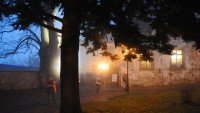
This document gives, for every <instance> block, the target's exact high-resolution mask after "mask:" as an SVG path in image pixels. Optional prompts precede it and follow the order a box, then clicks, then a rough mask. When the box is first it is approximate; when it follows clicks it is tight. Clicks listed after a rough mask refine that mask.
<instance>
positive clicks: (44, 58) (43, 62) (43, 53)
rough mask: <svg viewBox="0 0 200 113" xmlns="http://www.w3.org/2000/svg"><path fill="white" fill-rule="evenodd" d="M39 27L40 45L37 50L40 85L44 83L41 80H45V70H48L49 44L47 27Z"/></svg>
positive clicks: (46, 75)
mask: <svg viewBox="0 0 200 113" xmlns="http://www.w3.org/2000/svg"><path fill="white" fill-rule="evenodd" d="M40 29H41V45H40V50H39V57H40V82H41V85H42V84H44V83H43V81H47V77H48V74H47V70H48V67H47V66H48V59H49V58H48V57H49V56H48V54H47V50H48V45H49V35H48V29H46V28H44V27H40Z"/></svg>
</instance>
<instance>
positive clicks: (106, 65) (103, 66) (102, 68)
mask: <svg viewBox="0 0 200 113" xmlns="http://www.w3.org/2000/svg"><path fill="white" fill-rule="evenodd" d="M98 69H101V70H109V65H108V64H104V63H102V64H99V65H98Z"/></svg>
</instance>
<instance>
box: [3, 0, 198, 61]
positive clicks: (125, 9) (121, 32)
mask: <svg viewBox="0 0 200 113" xmlns="http://www.w3.org/2000/svg"><path fill="white" fill-rule="evenodd" d="M63 2H64V1H63V0H60V1H59V0H9V1H7V0H1V2H0V3H1V5H0V6H1V8H0V10H1V12H0V13H1V15H4V16H9V15H10V14H14V15H17V16H18V20H17V21H16V22H15V23H13V27H14V28H16V29H25V28H27V27H28V26H29V25H31V24H36V25H42V26H44V27H47V28H49V29H52V30H54V31H57V32H62V31H61V30H59V29H56V28H52V27H51V26H47V25H45V24H44V23H43V22H44V21H49V20H58V21H61V22H62V20H63V19H61V18H59V17H56V16H53V15H51V14H48V13H47V11H48V10H50V9H54V8H55V7H58V6H60V10H62V9H63V8H64V3H63ZM199 4H200V3H197V2H196V1H194V0H192V1H187V0H183V1H180V0H173V1H169V0H81V1H79V9H77V10H80V11H81V17H80V20H81V27H80V30H81V35H82V36H83V37H85V42H84V43H83V46H88V45H89V42H92V45H93V48H89V49H88V52H89V53H91V52H94V51H95V50H98V49H103V50H105V49H106V46H105V44H106V43H105V40H106V39H105V38H106V34H109V33H112V36H113V41H114V42H115V45H116V46H121V45H126V46H127V47H130V48H137V49H138V51H137V52H138V53H142V54H144V55H146V57H148V55H150V54H147V53H148V52H149V51H148V50H147V48H148V49H150V50H158V51H159V52H162V53H166V54H170V53H171V49H173V46H172V45H169V44H168V41H169V40H170V39H169V36H171V37H174V38H177V37H182V38H183V39H184V40H185V41H195V42H197V43H195V46H196V47H197V48H200V43H198V42H199V40H200V38H199V32H198V28H199V18H198V17H199V10H200V9H199ZM63 14H64V12H63ZM33 17H34V18H33ZM138 20H142V21H144V22H148V23H151V24H150V25H151V27H152V29H155V30H156V35H155V36H147V35H144V34H142V33H140V31H139V29H138V23H137V22H138ZM102 39H103V40H102ZM105 53H106V52H105Z"/></svg>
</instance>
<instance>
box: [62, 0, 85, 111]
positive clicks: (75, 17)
mask: <svg viewBox="0 0 200 113" xmlns="http://www.w3.org/2000/svg"><path fill="white" fill-rule="evenodd" d="M79 4H80V1H79V0H66V1H65V4H64V5H65V9H64V12H65V13H64V20H63V33H62V46H61V79H60V80H61V107H60V113H81V112H82V111H81V106H80V97H79V83H78V49H79V34H80V6H79Z"/></svg>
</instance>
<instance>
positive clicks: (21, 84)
mask: <svg viewBox="0 0 200 113" xmlns="http://www.w3.org/2000/svg"><path fill="white" fill-rule="evenodd" d="M45 81H46V79H45V78H44V77H40V72H38V71H13V72H12V71H5V72H4V71H1V72H0V90H18V89H31V88H38V87H40V86H42V85H44V84H45Z"/></svg>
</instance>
